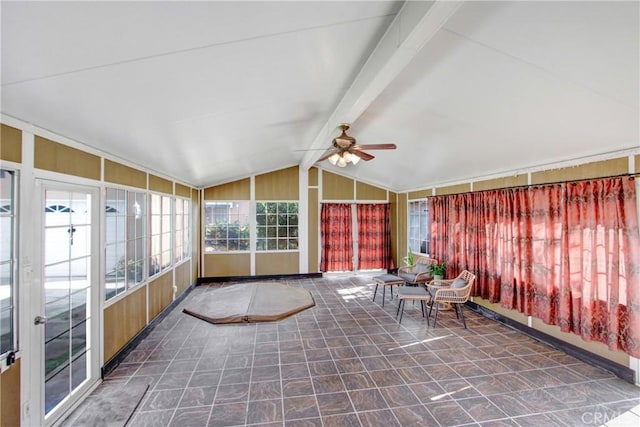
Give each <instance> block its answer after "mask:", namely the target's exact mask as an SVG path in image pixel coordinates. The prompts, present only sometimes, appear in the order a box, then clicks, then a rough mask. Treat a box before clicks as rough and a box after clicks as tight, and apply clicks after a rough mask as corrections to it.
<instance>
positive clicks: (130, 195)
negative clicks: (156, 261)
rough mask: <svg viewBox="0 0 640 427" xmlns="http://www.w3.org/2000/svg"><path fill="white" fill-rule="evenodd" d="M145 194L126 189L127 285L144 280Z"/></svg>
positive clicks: (145, 238)
mask: <svg viewBox="0 0 640 427" xmlns="http://www.w3.org/2000/svg"><path fill="white" fill-rule="evenodd" d="M146 215H147V195H146V194H145V193H143V192H139V191H127V267H126V269H127V276H126V277H127V286H128V287H129V288H130V287H132V286H135V285H137V284H138V283H141V282H142V281H143V280H144V260H145V256H146V255H145V254H146V240H147V227H146V223H147V222H146V219H147V216H146Z"/></svg>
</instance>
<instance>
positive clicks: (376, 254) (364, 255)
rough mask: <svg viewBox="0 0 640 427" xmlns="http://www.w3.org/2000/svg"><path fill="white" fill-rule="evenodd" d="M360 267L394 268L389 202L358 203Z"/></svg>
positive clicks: (362, 268)
mask: <svg viewBox="0 0 640 427" xmlns="http://www.w3.org/2000/svg"><path fill="white" fill-rule="evenodd" d="M357 214H358V268H359V269H361V270H366V269H373V268H393V258H392V256H391V223H390V219H389V218H390V215H389V205H388V204H386V203H385V204H358V205H357Z"/></svg>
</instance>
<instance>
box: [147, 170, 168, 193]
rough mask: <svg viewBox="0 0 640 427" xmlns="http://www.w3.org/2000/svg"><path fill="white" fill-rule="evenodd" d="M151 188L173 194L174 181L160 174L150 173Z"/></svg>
mask: <svg viewBox="0 0 640 427" xmlns="http://www.w3.org/2000/svg"><path fill="white" fill-rule="evenodd" d="M149 190H151V191H157V192H159V193H165V194H173V182H171V181H169V180H168V179H164V178H160V177H159V176H156V175H153V174H149Z"/></svg>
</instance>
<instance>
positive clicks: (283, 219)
mask: <svg viewBox="0 0 640 427" xmlns="http://www.w3.org/2000/svg"><path fill="white" fill-rule="evenodd" d="M256 227H257V228H256V232H257V241H256V250H258V251H286V250H298V202H258V203H257V204H256Z"/></svg>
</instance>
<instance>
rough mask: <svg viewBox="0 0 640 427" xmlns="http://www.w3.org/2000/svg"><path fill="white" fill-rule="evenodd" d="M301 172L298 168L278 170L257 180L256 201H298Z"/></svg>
mask: <svg viewBox="0 0 640 427" xmlns="http://www.w3.org/2000/svg"><path fill="white" fill-rule="evenodd" d="M299 182H300V172H299V168H298V166H294V167H291V168H287V169H281V170H277V171H275V172H269V173H265V174H262V175H256V178H255V198H256V200H298V199H300V191H299Z"/></svg>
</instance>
